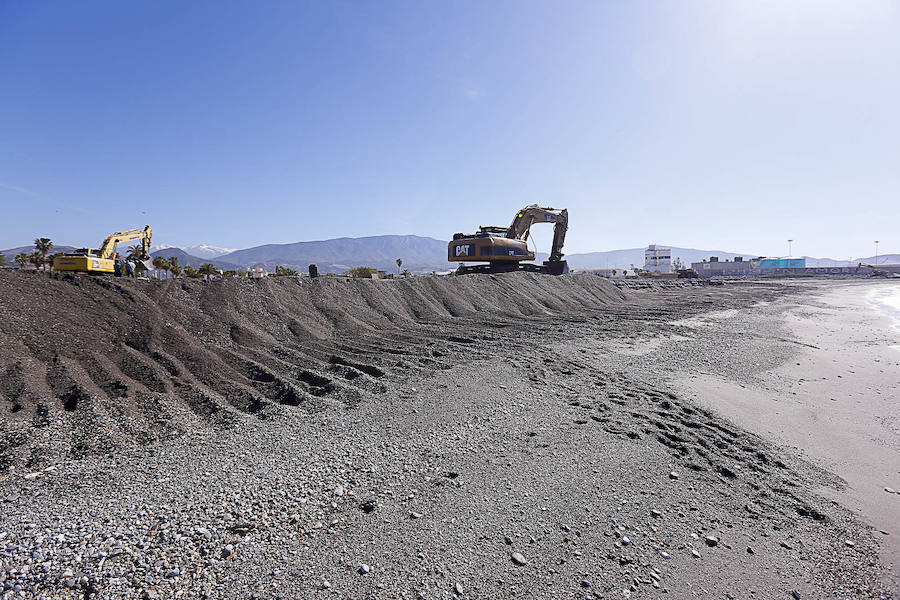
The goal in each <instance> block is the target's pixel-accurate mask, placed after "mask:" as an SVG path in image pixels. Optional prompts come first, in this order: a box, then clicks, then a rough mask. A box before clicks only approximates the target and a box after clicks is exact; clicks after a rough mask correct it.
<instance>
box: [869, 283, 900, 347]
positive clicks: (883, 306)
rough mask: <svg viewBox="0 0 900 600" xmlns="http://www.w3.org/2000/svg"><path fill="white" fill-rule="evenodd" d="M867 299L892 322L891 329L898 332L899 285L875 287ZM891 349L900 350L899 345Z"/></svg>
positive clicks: (899, 325)
mask: <svg viewBox="0 0 900 600" xmlns="http://www.w3.org/2000/svg"><path fill="white" fill-rule="evenodd" d="M868 299H869V302H871V303H872V304H874V305H875V307H876V308H877V309H878V310H879V311H880V312H881V313H882V314H885V315H887V316H888V317H891V318H892V319H893V320H894V322H893V329H894V330H895V331H897V332H900V285H886V286H882V287H877V288H875V289H874V290H872V291H870V292H869V294H868ZM893 347H894V348H896V349H898V350H900V345H896V346H893Z"/></svg>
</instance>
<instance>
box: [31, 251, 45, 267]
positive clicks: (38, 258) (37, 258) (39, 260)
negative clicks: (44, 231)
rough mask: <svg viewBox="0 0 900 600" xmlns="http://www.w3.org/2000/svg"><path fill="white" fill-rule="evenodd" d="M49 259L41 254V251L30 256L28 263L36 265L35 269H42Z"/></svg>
mask: <svg viewBox="0 0 900 600" xmlns="http://www.w3.org/2000/svg"><path fill="white" fill-rule="evenodd" d="M46 260H47V258H46V257H45V256H44V255H43V254H41V253H40V251H38V250H35V251H34V252H32V253H31V254H29V255H28V262H30V263H31V264H33V265H34V268H36V269H40V268H42V267H43V266H44V262H46Z"/></svg>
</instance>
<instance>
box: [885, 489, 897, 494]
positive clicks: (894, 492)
mask: <svg viewBox="0 0 900 600" xmlns="http://www.w3.org/2000/svg"><path fill="white" fill-rule="evenodd" d="M884 491H886V492H887V493H888V494H896V493H897V490H895V489H894V488H889V487H886V488H884Z"/></svg>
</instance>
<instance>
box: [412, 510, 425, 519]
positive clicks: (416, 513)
mask: <svg viewBox="0 0 900 600" xmlns="http://www.w3.org/2000/svg"><path fill="white" fill-rule="evenodd" d="M424 516H425V515H423V514H422V513H420V512H416V511H412V512H411V513H409V518H410V519H421V518H422V517H424Z"/></svg>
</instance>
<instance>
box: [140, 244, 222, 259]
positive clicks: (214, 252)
mask: <svg viewBox="0 0 900 600" xmlns="http://www.w3.org/2000/svg"><path fill="white" fill-rule="evenodd" d="M168 248H180V249H181V250H184V251H185V252H187V253H188V254H190V255H191V256H198V257H200V258H215V257H217V256H222V255H223V254H228V253H229V252H234V251H235V250H236V248H220V247H218V246H210V245H208V244H200V245H198V246H173V245H172V244H159V245H155V246H153V247H152V248H151V249H150V250H151V252H156V251H157V250H166V249H168Z"/></svg>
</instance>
